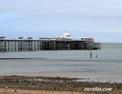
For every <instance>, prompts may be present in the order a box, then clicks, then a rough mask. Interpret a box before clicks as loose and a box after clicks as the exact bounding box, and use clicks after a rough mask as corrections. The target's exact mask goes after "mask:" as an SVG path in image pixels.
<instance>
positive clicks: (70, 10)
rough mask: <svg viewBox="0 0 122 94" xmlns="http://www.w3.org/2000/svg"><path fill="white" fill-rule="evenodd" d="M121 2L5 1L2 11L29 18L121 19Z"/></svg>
mask: <svg viewBox="0 0 122 94" xmlns="http://www.w3.org/2000/svg"><path fill="white" fill-rule="evenodd" d="M121 4H122V1H121V0H61V1H59V0H5V1H4V2H1V1H0V11H4V12H13V13H17V14H20V15H29V16H31V15H32V16H50V15H52V16H63V15H64V16H66V15H68V16H76V17H77V16H80V17H82V16H88V17H121V16H122V11H121V10H122V6H121Z"/></svg>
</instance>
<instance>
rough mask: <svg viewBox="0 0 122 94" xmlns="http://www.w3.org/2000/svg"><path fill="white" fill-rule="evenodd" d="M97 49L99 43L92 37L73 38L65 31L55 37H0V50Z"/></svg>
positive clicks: (99, 47)
mask: <svg viewBox="0 0 122 94" xmlns="http://www.w3.org/2000/svg"><path fill="white" fill-rule="evenodd" d="M97 49H101V43H96V42H94V39H93V38H81V39H79V40H74V39H72V38H71V35H70V34H69V33H68V32H67V31H66V32H64V34H62V35H60V36H58V37H55V38H39V39H33V38H32V37H27V38H24V37H18V38H17V39H8V38H6V37H4V36H3V37H0V52H11V51H41V50H97Z"/></svg>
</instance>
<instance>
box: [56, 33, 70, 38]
mask: <svg viewBox="0 0 122 94" xmlns="http://www.w3.org/2000/svg"><path fill="white" fill-rule="evenodd" d="M58 38H65V39H71V35H70V34H69V33H68V32H67V31H66V32H64V33H63V34H62V35H60V36H58Z"/></svg>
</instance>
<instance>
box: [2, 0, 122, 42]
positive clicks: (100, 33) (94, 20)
mask: <svg viewBox="0 0 122 94" xmlns="http://www.w3.org/2000/svg"><path fill="white" fill-rule="evenodd" d="M66 30H67V31H68V32H69V33H70V34H71V35H72V37H73V38H74V39H80V38H82V37H93V38H94V39H95V41H96V42H120V43H122V0H0V36H6V37H9V38H15V37H18V36H23V37H30V36H32V37H34V38H40V37H55V36H58V35H60V34H62V33H64V32H65V31H66Z"/></svg>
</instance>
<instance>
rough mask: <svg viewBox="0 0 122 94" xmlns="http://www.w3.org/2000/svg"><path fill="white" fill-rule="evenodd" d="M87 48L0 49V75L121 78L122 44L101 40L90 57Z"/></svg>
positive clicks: (113, 79) (120, 80)
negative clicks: (5, 50) (102, 42)
mask: <svg viewBox="0 0 122 94" xmlns="http://www.w3.org/2000/svg"><path fill="white" fill-rule="evenodd" d="M90 52H91V50H71V51H70V50H63V51H62V50H61V51H34V52H33V51H32V52H0V58H2V59H0V75H29V76H62V77H77V78H90V80H94V81H98V80H99V81H108V80H111V81H119V82H122V44H119V43H117V44H102V49H101V50H94V51H92V53H93V57H92V58H90ZM96 55H97V58H96ZM3 58H6V59H3ZM11 58H14V59H11Z"/></svg>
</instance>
